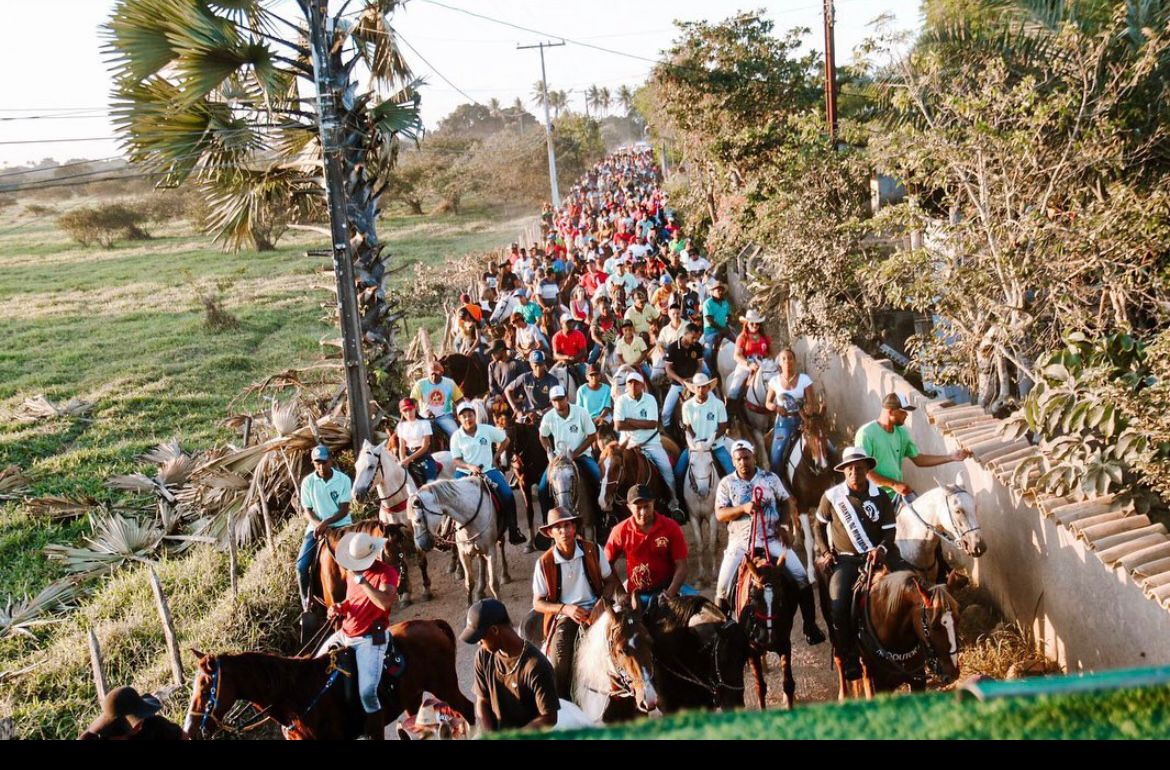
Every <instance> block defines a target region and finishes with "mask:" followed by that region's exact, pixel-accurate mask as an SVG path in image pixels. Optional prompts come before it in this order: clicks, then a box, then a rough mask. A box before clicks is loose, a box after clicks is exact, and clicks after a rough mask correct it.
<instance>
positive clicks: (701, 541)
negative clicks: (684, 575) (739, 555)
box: [680, 438, 723, 588]
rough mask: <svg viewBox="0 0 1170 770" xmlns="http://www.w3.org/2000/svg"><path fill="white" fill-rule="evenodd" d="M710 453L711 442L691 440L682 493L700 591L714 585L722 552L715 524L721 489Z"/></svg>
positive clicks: (689, 440) (688, 445)
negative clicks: (695, 551) (695, 546)
mask: <svg viewBox="0 0 1170 770" xmlns="http://www.w3.org/2000/svg"><path fill="white" fill-rule="evenodd" d="M716 440H717V441H718V440H721V439H716ZM711 450H712V445H711V443H710V442H707V441H697V442H696V441H693V440H691V439H689V438H688V440H687V455H688V457H689V460H688V463H687V473H686V476H685V477H684V478H683V484H682V489H681V490H680V491H681V492H682V497H683V501H684V502H686V505H687V511H688V512H689V513H690V518H691V526H692V527H693V528H694V530H695V542H696V543H698V545H699V554H698V559H696V562H697V565H696V566H698V568H699V570H698V572H699V574H698V576H697V577H696V580H695V585H696V586H697V587H699V588H702V587H703V586H706V585H709V584H710V583H711V574H712V572H713V571H714V569H715V554H716V553H717V552H718V551H719V531H720V530H721V529H723V528H722V527H719V526H716V524H715V492H716V489H717V487H718V486H719V472H718V469H717V468H716V465H715V456H714V454H712V451H711Z"/></svg>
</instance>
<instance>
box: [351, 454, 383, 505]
mask: <svg viewBox="0 0 1170 770" xmlns="http://www.w3.org/2000/svg"><path fill="white" fill-rule="evenodd" d="M386 451H387V449H386V445H385V444H383V443H381V442H379V443H377V444H373V443H370V440H369V439H363V440H362V449H361V451H360V452H358V456H357V461H356V462H354V464H353V496H354V497H355V498H358V499H361V498H363V497H365V496H366V495H367V494H368V493H369V491H370V487H371V486H373V484H374V479H375V478H377V476H378V471H379V470H380V469H381V467H382V455H383V454H384V453H386Z"/></svg>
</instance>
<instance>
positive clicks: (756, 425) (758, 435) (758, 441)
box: [717, 341, 780, 472]
mask: <svg viewBox="0 0 1170 770" xmlns="http://www.w3.org/2000/svg"><path fill="white" fill-rule="evenodd" d="M717 363H718V366H719V387H720V388H721V389H722V391H723V395H724V398H725V399H726V397H727V381H728V379H729V378H730V377H731V375H732V373H733V372H734V371H735V368H736V366H737V364H736V363H735V343H733V342H730V341H725V342H724V343H723V345H722V346H721V347H720V348H719V355H718V358H717ZM758 363H759V367H760V368H759V369H757V370H756V373H755V374H753V375H751V376H750V377H748V379H747V382H746V383H745V384H744V388H743V407H744V408H743V412H744V415H745V416H746V418H747V425H744V426H741V431H742V432H743V434H744V437H745V438H748V439H750V440H751V442H752V443H753V444H755V446H756V457H757V458H759V460H758V462H759V464H760V466H761V467H762V468H763V469H764V470H772V471H775V470H776V469H774V468H772V467H771V461H770V459H769V457H768V447H767V444H766V443H765V441H764V437H765V435H766V434H767V433H768V431H769V430H771V427H772V423H773V422H774V421H775V415H773V414H771V413H770V412H768V409H767V407H766V406H765V404H766V403H767V400H768V383H770V382H771V381H772V380H773V379H774V378H775V377H776V376H777V375H778V374H780V366H779V364H777V363H776V359H775V358H764V359H761V360H760V361H759V362H758ZM777 472H778V471H777Z"/></svg>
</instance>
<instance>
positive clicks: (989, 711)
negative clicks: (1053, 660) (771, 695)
mask: <svg viewBox="0 0 1170 770" xmlns="http://www.w3.org/2000/svg"><path fill="white" fill-rule="evenodd" d="M507 737H509V738H527V737H532V738H543V739H550V740H563V739H569V740H572V739H577V740H581V739H594V740H626V739H635V740H637V739H642V740H753V739H777V738H779V739H801V740H847V739H869V740H875V739H883V740H922V739H928V740H948V739H996V740H1012V739H1015V740H1018V739H1046V740H1061V739H1070V738H1078V739H1116V738H1145V739H1150V738H1162V739H1165V738H1170V687H1165V686H1162V687H1147V688H1141V689H1128V690H1113V691H1109V692H1102V693H1079V694H1074V695H1048V696H1039V697H1032V698H1028V697H1014V698H1002V699H996V700H988V701H982V702H981V701H975V700H962V701H960V700H959V699H958V698H957V697H956V695H955V694H954V693H935V694H927V695H892V696H884V697H880V698H876V699H874V700H873V701H868V702H867V701H860V700H855V701H849V702H846V703H841V704H838V703H823V704H818V705H813V706H802V707H798V708H797V709H795V710H794V711H764V712H760V711H737V712H733V713H728V714H712V713H710V712H698V711H695V712H688V713H685V714H679V715H675V716H671V717H669V718H665V719H652V720H642V721H639V722H635V723H633V724H631V725H627V726H623V727H611V728H606V729H602V730H581V731H572V732H561V733H541V734H530V735H525V734H522V733H513V734H510V735H508V736H507Z"/></svg>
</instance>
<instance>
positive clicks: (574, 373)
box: [565, 363, 585, 388]
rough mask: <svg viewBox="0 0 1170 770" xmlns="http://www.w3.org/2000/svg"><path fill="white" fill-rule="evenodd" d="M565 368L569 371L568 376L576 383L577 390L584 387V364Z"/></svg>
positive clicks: (566, 365)
mask: <svg viewBox="0 0 1170 770" xmlns="http://www.w3.org/2000/svg"><path fill="white" fill-rule="evenodd" d="M565 368H566V369H568V370H569V376H570V377H572V378H573V382H575V383H577V387H578V388H580V387H583V386H584V385H585V364H581V363H575V364H565Z"/></svg>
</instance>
